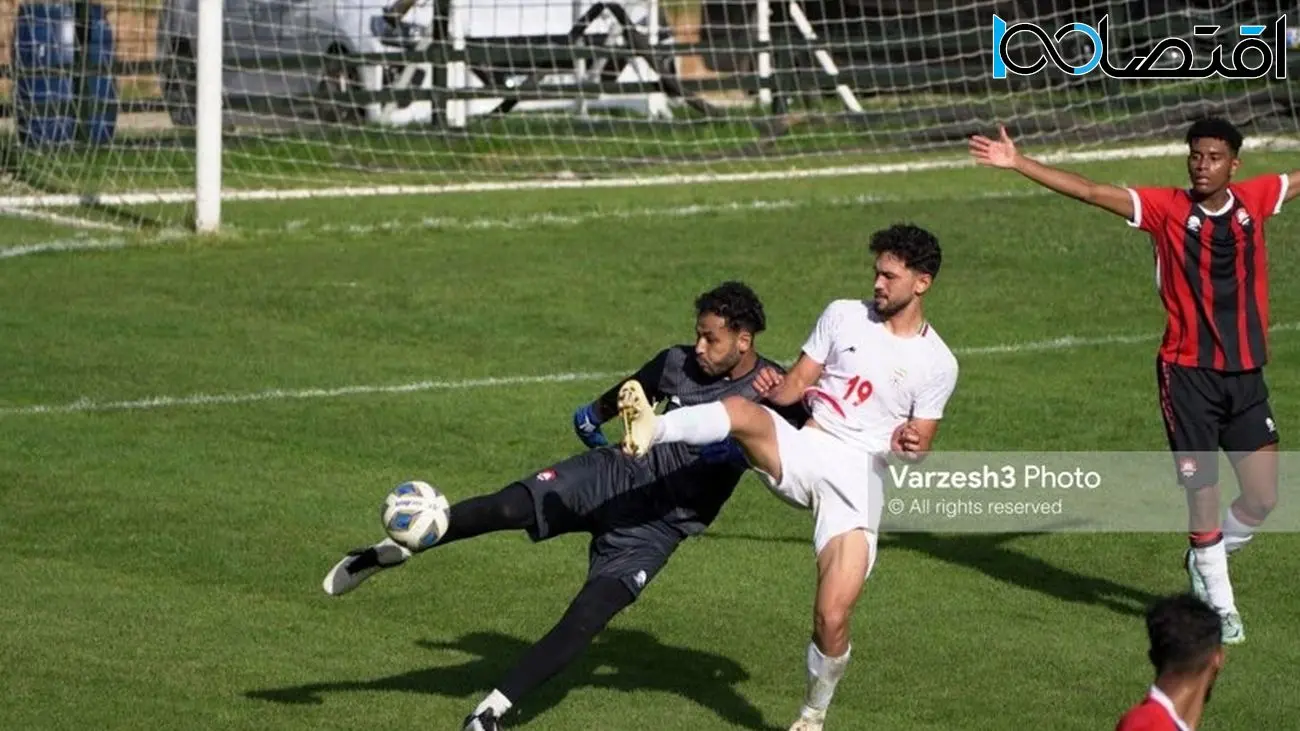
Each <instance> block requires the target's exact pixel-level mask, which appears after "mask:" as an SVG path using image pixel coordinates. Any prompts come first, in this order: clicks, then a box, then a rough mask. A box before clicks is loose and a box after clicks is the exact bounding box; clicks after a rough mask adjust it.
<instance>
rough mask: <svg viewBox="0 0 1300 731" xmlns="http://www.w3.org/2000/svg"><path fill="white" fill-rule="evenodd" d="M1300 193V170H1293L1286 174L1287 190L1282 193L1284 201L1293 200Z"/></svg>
mask: <svg viewBox="0 0 1300 731" xmlns="http://www.w3.org/2000/svg"><path fill="white" fill-rule="evenodd" d="M1297 195H1300V170H1292V171H1291V172H1289V173H1287V174H1286V192H1284V193H1283V194H1282V202H1283V203H1285V202H1286V201H1289V200H1291V199H1292V198H1294V197H1296V196H1297Z"/></svg>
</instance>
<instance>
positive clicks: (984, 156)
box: [970, 126, 1134, 220]
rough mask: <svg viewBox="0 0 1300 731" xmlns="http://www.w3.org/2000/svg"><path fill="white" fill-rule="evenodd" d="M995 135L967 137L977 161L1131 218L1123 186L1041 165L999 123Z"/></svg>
mask: <svg viewBox="0 0 1300 731" xmlns="http://www.w3.org/2000/svg"><path fill="white" fill-rule="evenodd" d="M998 134H999V137H998V139H996V140H993V139H989V138H988V137H985V136H983V135H974V136H973V137H971V138H970V154H971V157H974V158H975V161H976V162H977V163H979V164H981V165H987V166H989V167H995V168H1002V169H1005V170H1015V171H1016V172H1018V173H1020V174H1021V175H1023V176H1025V177H1026V178H1029V179H1030V180H1032V181H1034V182H1035V183H1038V184H1039V185H1041V186H1043V187H1045V188H1047V189H1049V190H1052V191H1055V192H1057V193H1060V194H1062V195H1066V196H1069V197H1071V198H1074V199H1075V200H1081V201H1083V202H1084V203H1090V204H1092V205H1094V206H1097V207H1098V208H1101V209H1103V210H1107V211H1110V212H1111V213H1114V214H1116V215H1119V216H1123V217H1124V218H1125V219H1128V220H1132V219H1133V213H1134V211H1133V198H1132V197H1131V196H1130V195H1129V192H1128V191H1127V190H1125V189H1124V188H1121V187H1119V186H1115V185H1108V184H1106V183H1098V182H1095V181H1093V180H1089V179H1088V178H1085V177H1083V176H1082V175H1078V174H1076V173H1072V172H1069V171H1066V170H1061V169H1060V168H1054V167H1051V166H1049V165H1044V164H1043V163H1041V162H1038V161H1037V160H1034V159H1033V158H1030V157H1026V156H1024V155H1021V154H1020V152H1019V151H1018V150H1017V149H1016V143H1015V142H1012V141H1011V136H1010V135H1008V134H1007V128H1006V127H1003V126H999V127H998Z"/></svg>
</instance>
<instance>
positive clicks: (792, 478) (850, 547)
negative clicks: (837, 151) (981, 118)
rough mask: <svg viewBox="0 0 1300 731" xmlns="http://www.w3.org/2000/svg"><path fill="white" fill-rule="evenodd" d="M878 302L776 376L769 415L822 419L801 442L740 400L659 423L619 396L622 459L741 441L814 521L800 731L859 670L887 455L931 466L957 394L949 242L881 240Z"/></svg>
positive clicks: (885, 236) (812, 727) (901, 235)
mask: <svg viewBox="0 0 1300 731" xmlns="http://www.w3.org/2000/svg"><path fill="white" fill-rule="evenodd" d="M871 251H872V252H873V253H874V254H875V257H876V261H875V275H876V276H875V290H874V297H873V298H872V300H871V301H869V302H868V301H863V300H848V299H842V300H836V301H834V302H831V303H830V305H828V306H827V307H826V309H825V311H823V312H822V314H821V317H820V318H818V320H817V324H816V326H815V327H814V328H813V331H812V334H811V335H809V337H808V340H807V341H806V342H805V343H804V346H803V352H802V354H801V355H800V357H799V360H798V361H797V362H796V363H795V365H794V367H793V368H792V369H791V370H790V372H789V373H788V374H787V375H786V376H785V377H784V378H781V377H780V376H779V375H778V374H777V373H776V372H775V371H773V372H771V373H770V374H765V375H767V376H768V377H767V378H763V379H761V380H763V381H764V383H763V384H762V385H761V386H759V388H760V393H763V395H764V398H765V400H766V401H767V402H769V403H771V404H774V405H777V406H788V405H790V404H793V403H796V402H797V401H799V400H800V399H804V401H805V403H806V405H807V406H808V410H809V413H810V414H811V418H810V419H809V421H808V422H807V423H806V424H805V425H804V427H803V428H801V429H796V428H795V427H794V426H791V425H790V424H789V423H788V422H786V421H785V420H783V419H781V418H779V417H778V416H776V415H775V413H774V412H773V411H772V410H771V409H770V408H769V407H767V406H765V405H762V404H759V403H755V402H753V401H746V400H744V399H738V398H726V399H724V400H722V401H719V402H713V403H709V404H701V405H698V406H687V407H684V408H678V409H674V410H672V411H671V412H669V413H666V414H664V415H662V416H659V415H657V414H655V412H654V408H653V406H652V405H651V404H650V403H649V401H648V400H647V399H646V397H645V393H644V391H642V390H641V388H640V385H639V384H638V383H637V382H636V381H628V382H626V383H625V384H624V385H623V387H622V389H621V391H620V394H619V408H620V411H621V413H622V416H623V420H624V437H623V448H624V449H625V450H626V451H628V452H630V453H632V454H635V455H641V454H645V452H646V451H647V450H649V449H650V447H651V446H652V445H654V444H658V443H661V442H686V443H688V444H698V445H704V444H712V443H715V442H719V441H722V440H723V439H725V438H728V437H730V438H732V439H734V440H735V441H736V442H738V443H739V444H740V446H741V448H742V449H743V450H744V453H745V455H746V457H747V458H748V460H749V464H750V466H751V467H753V468H754V469H755V471H756V472H758V474H759V475H760V477H761V478H762V480H763V482H764V483H765V484H766V485H767V486H768V488H769V489H771V490H772V491H773V492H774V493H776V495H777V496H779V497H780V498H782V499H783V500H785V501H786V502H789V503H791V504H793V505H795V506H797V507H800V508H803V509H810V510H812V512H813V516H814V520H815V527H814V531H813V548H814V550H815V552H816V555H817V575H818V581H817V594H816V597H815V599H814V602H813V634H812V641H811V642H809V644H808V684H807V688H806V690H805V695H804V704H803V708H802V709H801V710H800V714H799V718H798V719H797V720H796V721H795V722H794V725H792V726H791V727H790V731H820V730H821V728H822V724H823V722H824V720H825V716H826V709H827V707H828V706H829V705H830V701H831V697H832V695H834V692H835V685H836V683H838V682H839V679H840V677H841V676H842V675H843V674H844V670H845V668H846V667H847V665H848V661H849V652H850V649H851V644H850V641H849V621H850V618H851V616H852V613H853V608H854V605H855V604H856V602H857V598H858V595H859V594H860V593H861V591H862V586H863V584H864V582H865V581H866V578H867V576H868V575H869V574H870V573H871V569H872V566H873V565H874V564H875V553H876V542H877V537H878V531H879V521H880V510H881V504H882V502H883V499H884V492H883V487H884V479H885V475H886V474H887V461H886V459H887V456H888V454H889V453H891V452H892V453H893V454H894V455H895V456H896V457H898V458H901V459H906V460H912V461H914V460H917V459H920V458H921V457H922V456H923V455H924V453H925V452H927V451H928V450H929V449H930V445H931V443H932V441H933V440H934V437H935V435H936V433H937V432H938V429H939V420H940V419H941V418H942V417H943V411H944V406H945V405H946V404H947V402H948V399H949V398H950V397H951V396H952V393H953V390H954V389H955V388H956V385H957V359H956V358H955V357H954V356H953V354H952V351H951V350H949V349H948V346H947V345H946V344H945V343H944V341H943V339H942V338H940V337H939V335H938V333H936V332H935V331H934V329H933V328H932V327H930V324H929V323H928V322H926V320H925V316H924V314H923V313H922V307H921V300H922V297H923V296H924V295H925V293H926V292H927V291H928V290H929V289H930V286H931V285H932V284H933V282H934V278H935V277H936V275H938V273H939V264H940V261H941V253H940V248H939V242H938V240H937V239H936V238H935V237H934V235H933V234H931V233H930V232H928V231H926V230H925V229H922V228H919V227H916V226H912V225H904V224H898V225H894V226H892V227H890V228H888V229H885V230H882V231H877V232H876V233H874V234H873V235H872V237H871Z"/></svg>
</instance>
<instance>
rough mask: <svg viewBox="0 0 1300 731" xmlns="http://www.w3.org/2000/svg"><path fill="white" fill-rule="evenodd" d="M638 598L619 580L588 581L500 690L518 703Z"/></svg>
mask: <svg viewBox="0 0 1300 731" xmlns="http://www.w3.org/2000/svg"><path fill="white" fill-rule="evenodd" d="M634 599H635V597H634V596H632V592H631V590H630V589H628V588H627V587H626V586H624V585H623V582H621V581H619V580H618V579H612V578H607V577H601V578H597V579H593V580H592V581H589V582H587V585H586V586H584V587H582V591H580V592H578V596H576V597H574V599H573V602H572V603H571V604H569V608H568V610H566V611H565V613H564V616H563V617H561V618H560V621H559V622H558V623H557V624H556V625H555V626H554V627H552V628H551V631H550V632H548V633H547V634H546V636H545V637H543V638H542V639H540V640H538V642H537V644H535V645H533V646H532V647H530V648H528V651H527V652H525V653H524V655H523V657H521V658H519V661H518V662H517V663H516V664H515V666H514V667H513V668H511V669H510V670H509V671H508V672H507V673H506V675H505V677H504V678H503V679H502V680H501V683H500V685H498V686H497V690H499V691H501V694H502V695H504V696H505V697H506V698H508V699H509V700H510V703H511V704H512V705H518V704H519V699H521V698H523V697H524V696H525V695H527V694H528V693H529V692H531V691H533V690H534V689H535V688H537V687H538V686H539V685H541V684H542V683H545V682H546V681H547V680H549V679H550V678H551V677H552V676H554V675H555V674H556V673H558V672H560V671H561V670H563V669H564V668H565V667H567V666H568V665H569V663H571V662H573V660H574V659H575V658H577V657H578V655H580V654H582V652H583V651H584V650H586V649H587V647H588V646H589V645H590V644H591V641H592V640H593V639H595V637H596V635H598V634H600V632H601V630H603V629H605V625H607V624H609V620H611V619H613V618H614V615H616V614H618V613H619V612H621V611H623V610H624V609H625V608H627V606H628V605H630V604H631V603H632V602H633V600H634Z"/></svg>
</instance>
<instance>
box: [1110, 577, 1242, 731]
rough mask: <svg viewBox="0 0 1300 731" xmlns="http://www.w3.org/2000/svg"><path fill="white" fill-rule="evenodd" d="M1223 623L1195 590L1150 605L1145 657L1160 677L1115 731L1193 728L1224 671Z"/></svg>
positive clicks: (1173, 730) (1182, 729)
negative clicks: (1197, 595)
mask: <svg viewBox="0 0 1300 731" xmlns="http://www.w3.org/2000/svg"><path fill="white" fill-rule="evenodd" d="M1221 627H1222V622H1221V620H1220V619H1219V614H1218V612H1216V611H1215V610H1214V609H1213V608H1212V607H1210V605H1208V604H1206V603H1205V602H1203V601H1201V600H1200V599H1198V598H1197V597H1195V596H1193V595H1191V594H1180V595H1177V596H1171V597H1166V598H1164V599H1161V600H1160V601H1158V602H1156V603H1155V604H1153V605H1151V607H1150V608H1149V609H1148V610H1147V637H1148V639H1149V640H1150V642H1151V646H1150V649H1148V650H1147V658H1148V659H1150V660H1151V664H1152V665H1153V666H1154V667H1155V670H1156V679H1155V682H1154V683H1152V684H1151V687H1150V688H1149V689H1147V695H1146V698H1143V699H1142V702H1141V703H1138V704H1137V705H1135V706H1133V707H1132V708H1130V709H1129V710H1128V712H1127V713H1125V714H1124V715H1123V717H1121V718H1120V719H1119V723H1117V724H1116V725H1115V731H1195V729H1196V726H1197V724H1199V723H1200V721H1201V715H1202V714H1203V713H1204V712H1205V705H1206V704H1207V703H1209V702H1210V693H1211V692H1212V691H1213V690H1214V681H1215V679H1216V678H1218V676H1219V671H1220V670H1221V669H1223V661H1224V655H1223V644H1222V638H1221V635H1222V630H1221Z"/></svg>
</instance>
